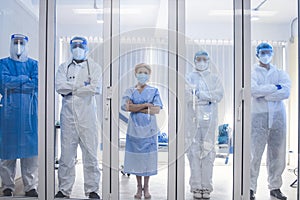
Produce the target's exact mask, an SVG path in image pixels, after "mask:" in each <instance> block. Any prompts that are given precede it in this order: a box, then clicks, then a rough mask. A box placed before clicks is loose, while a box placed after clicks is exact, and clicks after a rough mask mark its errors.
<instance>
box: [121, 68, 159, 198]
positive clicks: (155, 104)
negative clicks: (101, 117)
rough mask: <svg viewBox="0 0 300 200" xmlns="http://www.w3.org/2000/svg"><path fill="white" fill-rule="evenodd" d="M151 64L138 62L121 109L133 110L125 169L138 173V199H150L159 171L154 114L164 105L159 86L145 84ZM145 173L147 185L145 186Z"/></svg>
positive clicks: (128, 132) (128, 130)
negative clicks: (151, 184) (151, 180)
mask: <svg viewBox="0 0 300 200" xmlns="http://www.w3.org/2000/svg"><path fill="white" fill-rule="evenodd" d="M150 74H151V68H150V66H149V65H147V64H145V63H141V64H138V65H136V66H135V76H136V78H137V81H138V83H137V85H136V86H134V87H131V88H129V89H127V90H126V91H125V94H124V96H123V98H122V110H124V111H128V112H130V116H129V120H128V128H127V136H126V147H125V161H124V172H125V173H128V174H134V175H136V180H137V193H136V194H135V195H134V197H135V198H136V199H141V198H142V191H144V197H145V199H150V198H151V195H150V193H149V185H148V183H149V178H150V176H152V175H156V174H157V146H158V143H157V134H158V131H159V130H158V127H157V124H156V117H155V114H158V113H159V111H160V109H161V108H162V101H161V99H160V96H159V92H158V89H157V88H155V87H151V86H149V85H147V84H146V82H147V81H148V80H149V77H150ZM142 176H144V187H143V186H142Z"/></svg>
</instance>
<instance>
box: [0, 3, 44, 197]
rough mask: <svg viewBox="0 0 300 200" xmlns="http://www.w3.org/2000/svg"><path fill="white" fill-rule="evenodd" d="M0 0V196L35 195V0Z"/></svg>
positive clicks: (36, 48) (36, 53)
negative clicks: (0, 183) (0, 186)
mask: <svg viewBox="0 0 300 200" xmlns="http://www.w3.org/2000/svg"><path fill="white" fill-rule="evenodd" d="M0 4H1V8H0V13H1V14H0V26H1V27H5V28H2V29H1V31H0V34H1V38H2V42H1V48H0V57H1V59H0V80H1V81H0V82H1V84H0V116H1V117H0V118H1V122H0V160H1V161H0V179H1V182H2V188H1V192H0V196H6V197H8V198H10V197H9V196H15V197H24V196H26V197H37V196H38V193H37V188H38V130H37V129H38V127H37V124H38V116H37V115H38V112H37V110H38V108H37V105H38V61H37V58H38V41H39V40H38V34H37V33H38V30H39V26H38V25H39V20H38V16H39V12H38V11H39V1H34V2H33V1H32V2H28V3H25V2H24V0H20V1H5V0H0ZM16 16H18V17H16ZM20 19H22V20H20ZM24 24H26V26H24ZM19 180H22V181H19Z"/></svg>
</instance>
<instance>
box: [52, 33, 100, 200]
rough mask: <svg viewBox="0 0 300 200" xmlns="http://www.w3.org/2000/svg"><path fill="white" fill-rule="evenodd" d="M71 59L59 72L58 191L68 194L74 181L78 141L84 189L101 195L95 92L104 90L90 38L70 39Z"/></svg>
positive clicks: (60, 195) (93, 195) (88, 193)
mask: <svg viewBox="0 0 300 200" xmlns="http://www.w3.org/2000/svg"><path fill="white" fill-rule="evenodd" d="M70 46H71V53H72V60H71V61H69V62H65V63H63V64H61V65H60V66H59V68H58V71H57V73H56V81H55V86H56V91H57V92H58V93H59V94H61V95H62V97H63V99H62V108H61V113H60V126H61V157H60V160H59V167H58V182H59V192H58V193H57V194H56V195H55V197H56V198H68V197H69V196H70V194H71V191H72V187H73V184H74V181H75V160H76V155H77V153H76V152H77V146H78V144H79V145H80V147H81V150H82V161H83V172H84V192H85V195H86V196H88V197H89V198H90V199H100V196H99V195H98V190H99V181H100V169H99V165H98V158H97V150H98V141H99V140H98V132H99V129H98V124H97V108H96V99H95V95H97V94H100V93H101V67H100V66H99V65H98V64H96V63H95V62H94V61H92V60H91V59H87V52H88V47H87V40H86V39H85V38H83V37H74V38H72V39H71V41H70Z"/></svg>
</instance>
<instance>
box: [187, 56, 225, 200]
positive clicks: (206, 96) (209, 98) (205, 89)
mask: <svg viewBox="0 0 300 200" xmlns="http://www.w3.org/2000/svg"><path fill="white" fill-rule="evenodd" d="M194 62H195V66H194V68H195V70H194V71H193V72H191V73H190V74H188V76H187V78H186V82H187V83H186V98H187V99H186V101H187V103H186V105H187V107H186V122H187V123H186V127H187V129H186V149H187V157H188V159H189V163H190V169H191V176H190V181H189V183H190V191H191V192H192V193H193V195H194V198H198V199H201V198H203V199H209V198H210V193H211V192H212V191H213V185H212V174H213V163H214V160H215V155H216V152H215V140H216V130H217V126H218V103H219V102H220V101H221V100H222V98H223V94H224V90H223V86H222V83H221V80H220V79H219V77H218V76H217V75H216V74H214V73H212V72H211V71H210V67H209V55H208V53H207V52H206V51H199V52H197V53H196V54H195V57H194ZM191 122H192V123H191Z"/></svg>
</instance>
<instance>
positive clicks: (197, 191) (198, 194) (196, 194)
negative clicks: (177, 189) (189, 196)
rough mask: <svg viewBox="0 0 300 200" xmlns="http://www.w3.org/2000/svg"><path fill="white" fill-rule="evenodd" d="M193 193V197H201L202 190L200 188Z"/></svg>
mask: <svg viewBox="0 0 300 200" xmlns="http://www.w3.org/2000/svg"><path fill="white" fill-rule="evenodd" d="M193 193H194V198H195V199H202V191H201V190H196V191H194V192H193Z"/></svg>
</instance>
